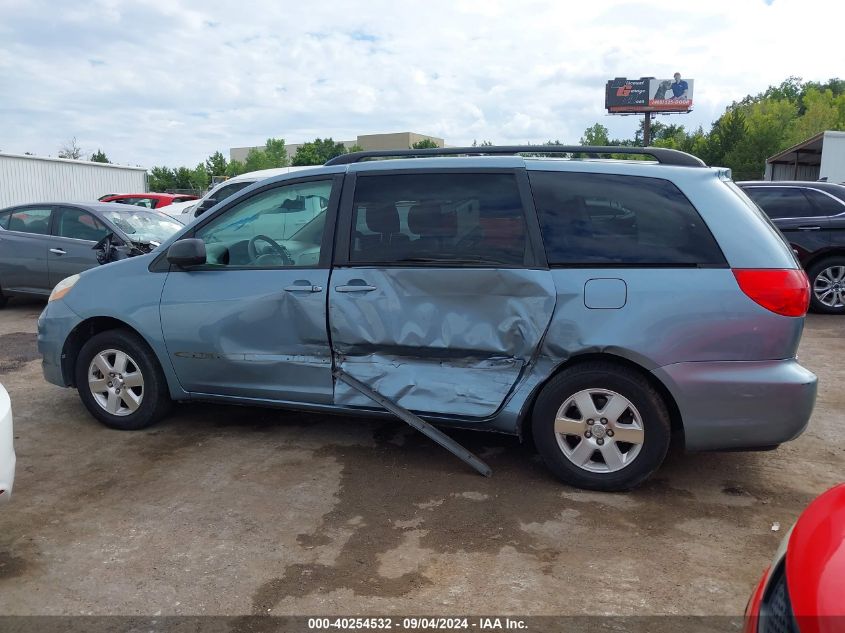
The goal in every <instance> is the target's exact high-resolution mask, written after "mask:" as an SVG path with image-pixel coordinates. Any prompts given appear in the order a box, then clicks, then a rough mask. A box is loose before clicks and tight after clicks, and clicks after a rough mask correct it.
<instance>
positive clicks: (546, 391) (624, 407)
mask: <svg viewBox="0 0 845 633" xmlns="http://www.w3.org/2000/svg"><path fill="white" fill-rule="evenodd" d="M532 430H533V435H534V442H535V444H536V446H537V450H538V451H539V453H540V455H541V457H542V458H543V461H544V462H545V463H546V465H547V466H548V467H549V469H551V471H552V472H554V474H555V475H557V477H558V478H559V479H561V480H562V481H564V482H565V483H568V484H570V485H573V486H576V487H578V488H587V489H590V490H602V491H619V490H629V489H631V488H633V487H635V486H637V485H638V484H640V483H642V482H643V481H644V480H645V479H647V478H648V477H649V476H650V475H651V474H652V473H653V472H654V471H655V470H657V468H658V467H659V466H660V464H661V463H662V462H663V459H664V458H665V457H666V452H667V450H668V449H669V440H670V438H671V428H670V423H669V413H668V411H667V409H666V405H665V403H664V402H663V399H662V398H661V397H660V394H659V393H657V391H655V389H654V388H653V387H652V386H651V385H650V384H649V382H648V381H647V380H646V379H645V378H644V377H643V376H641V375H640V374H639V373H637V372H635V371H633V370H630V369H627V368H625V367H621V366H619V365H615V364H613V363H606V362H601V361H595V362H588V363H583V364H581V365H577V366H575V367H570V368H569V369H566V370H564V371H562V372H561V373H560V374H558V375H557V376H555V377H554V378H553V379H552V380H551V381H550V382H549V383H548V384H547V385H546V386H545V387H544V388H543V391H542V392H541V393H540V395H539V396H538V398H537V402H536V403H535V405H534V414H533V419H532Z"/></svg>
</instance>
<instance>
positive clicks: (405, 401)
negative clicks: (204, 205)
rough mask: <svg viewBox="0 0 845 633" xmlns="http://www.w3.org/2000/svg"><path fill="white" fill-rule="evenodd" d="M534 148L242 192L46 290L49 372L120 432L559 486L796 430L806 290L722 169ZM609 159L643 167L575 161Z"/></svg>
mask: <svg viewBox="0 0 845 633" xmlns="http://www.w3.org/2000/svg"><path fill="white" fill-rule="evenodd" d="M536 151H537V148H536V147H498V148H497V147H484V148H448V149H436V150H409V151H408V152H401V151H400V152H390V153H387V152H359V153H354V154H347V155H344V156H340V157H338V158H336V159H333V160H332V161H329V163H327V164H326V165H325V166H322V167H318V168H314V169H313V170H307V171H301V172H297V173H294V174H289V175H286V176H281V177H276V178H271V179H268V180H264V181H261V182H259V183H256V184H254V185H251V186H250V187H248V188H247V189H244V190H243V191H241V192H239V193H238V194H236V195H234V196H232V197H231V198H228V199H227V200H225V201H223V202H221V203H220V204H218V205H216V206H215V207H213V208H212V209H210V210H209V211H208V212H207V213H205V214H204V215H203V216H201V217H200V218H199V219H198V220H197V221H196V222H194V223H193V224H191V225H190V226H188V227H185V229H184V230H182V231H181V232H179V233H178V234H177V235H175V236H174V237H173V238H171V239H170V240H169V241H167V242H166V243H165V244H162V246H161V247H159V248H158V249H156V250H155V251H154V252H153V253H151V254H149V255H144V256H141V257H136V258H133V259H128V260H125V261H120V262H116V263H112V264H108V265H106V266H102V267H100V268H97V269H94V270H89V271H87V272H84V273H82V274H81V275H74V276H72V277H69V278H67V279H65V280H64V281H62V282H61V283H59V285H58V286H57V287H56V289H55V290H54V291H53V294H52V296H51V298H50V302H49V303H48V305H47V307H46V309H45V310H44V312H43V314H42V315H41V317H40V319H39V328H38V342H39V349H40V351H41V353H42V354H43V366H44V374H45V376H46V378H47V380H49V381H50V382H52V383H55V384H58V385H62V386H73V387H76V388H77V389H78V391H79V394H80V397H81V398H82V401H83V402H84V403H85V405H86V407H87V408H88V410H89V411H90V412H91V413H92V414H93V415H94V417H96V418H97V419H99V420H100V421H101V422H103V423H104V424H106V425H108V426H110V427H113V428H118V429H140V428H143V427H146V426H148V425H150V424H152V423H154V422H156V421H157V420H159V419H160V418H161V417H163V416H164V415H165V414H166V412H167V411H168V408H169V405H170V403H171V402H172V401H192V400H197V401H217V402H230V403H240V404H250V405H266V406H274V407H285V408H295V409H307V410H316V411H327V412H333V413H348V414H363V415H367V416H374V415H387V412H386V411H385V408H384V407H385V406H386V407H387V408H388V409H390V410H392V411H393V410H394V409H395V410H398V411H400V412H405V413H407V415H408V416H411V417H412V418H414V419H417V420H419V419H420V418H422V419H424V420H426V421H428V422H429V423H433V424H435V425H436V426H438V427H441V428H443V427H463V428H472V429H484V430H490V431H498V432H502V433H510V434H516V435H520V436H524V435H527V434H533V437H534V440H535V443H536V446H537V449H538V450H539V452H540V454H541V455H542V457H543V459H544V461H545V462H546V464H547V465H548V466H549V468H550V469H551V470H552V471H553V472H554V473H555V474H556V475H557V476H558V477H559V478H561V479H562V480H563V481H565V482H567V483H570V484H572V485H576V486H580V487H585V488H592V489H598V490H620V489H627V488H630V487H632V486H635V485H637V484H638V483H640V482H642V481H643V480H644V479H645V478H646V477H648V476H649V475H650V474H651V473H652V472H654V471H655V469H657V468H658V466H659V465H660V464H661V462H662V461H663V458H664V456H665V454H666V451H667V448H668V446H669V442H670V439H671V437H672V435H673V434H675V435H678V436H679V437H680V438H681V440H682V442H683V444H684V445H685V446H686V448H687V449H689V450H718V449H752V448H753V449H757V448H771V447H774V446H777V445H778V444H780V443H782V442H785V441H787V440H791V439H793V438H794V437H796V436H797V435H798V434H800V433H801V432H802V431H803V429H804V428H805V426H806V425H807V423H808V420H809V418H810V415H811V413H812V409H813V405H814V401H815V396H816V377H815V376H814V375H813V374H812V373H810V372H809V371H807V370H806V369H804V368H803V367H802V366H801V365H799V364H798V362H797V360H796V357H795V355H796V349H797V347H798V343H799V340H800V338H801V332H802V329H803V325H804V315H805V313H806V310H807V303H808V299H809V287H808V284H807V279H806V276H805V275H804V273H803V271H801V269H800V267H799V266H798V264H797V262H796V260H795V257H794V255H793V253H792V252H791V251H790V249H789V247H788V246H787V244H786V243H785V242H784V240H783V238H782V236H781V235H780V233H779V232H778V231H777V229H775V228H774V227H773V226H772V224H771V223H770V222H769V221H768V220H767V219H766V218H765V216H764V215H763V214H762V213H761V212H760V210H759V209H758V208H757V207H756V206H755V205H754V204H753V203H752V202H750V201H749V199H748V198H747V197H746V196H745V195H744V194H743V193H742V192H741V191H740V190H739V189H738V188H737V187H736V186H735V185H733V183H732V182H731V181H730V178H729V174H728V173H727V171H726V170H724V169H717V168H708V167H706V166H705V165H704V164H703V163H702V162H701V161H699V160H698V159H697V158H695V157H693V156H690V155H688V154H683V153H681V152H676V151H673V150H663V149H655V148H645V149H641V148H640V149H638V148H625V149H624V150H621V149H620V148H581V147H575V148H573V147H544V148H543V152H544V156H542V157H531V156H527V155H526V154H529V153H530V152H536ZM620 151H624V152H626V153H630V154H648V155H650V156H651V157H652V158H654V159H655V160H603V159H586V160H584V159H577V158H574V157H573V153H574V152H585V153H589V155H592V156H598V155H603V154H608V153H610V152H612V153H614V154H619V153H620ZM388 154H389V155H388ZM482 154H483V155H482ZM549 154H559V155H561V156H568V158H549V157H548V155H549ZM453 155H454V156H453ZM636 157H637V158H642V156H636ZM376 396H378V398H376ZM400 417H401V416H400ZM406 417H407V416H406ZM420 422H421V423H422V424H425V423H424V422H422V420H420Z"/></svg>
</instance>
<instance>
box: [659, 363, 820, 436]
mask: <svg viewBox="0 0 845 633" xmlns="http://www.w3.org/2000/svg"><path fill="white" fill-rule="evenodd" d="M653 373H654V375H655V376H656V377H657V378H658V379H659V380H660V381H661V382H663V384H664V385H666V387H667V388H668V389H669V391H670V392H671V393H672V396H673V397H674V398H675V402H676V403H677V405H678V408H679V410H680V413H681V419H682V420H683V425H684V439H685V443H686V448H687V449H688V450H693V451H707V450H731V449H742V448H759V447H764V446H775V445H777V444H781V443H782V442H786V441H789V440H792V439H795V438H796V437H798V436H799V435H800V434H801V433H802V432H803V431H804V429H805V428H806V427H807V423H808V422H809V421H810V415H811V414H812V413H813V405H814V404H815V402H816V388H817V383H818V379H817V378H816V376H815V374H813V373H812V372H810V371H808V370H806V369H804V368H803V367H802V366H801V365H799V364H798V362H797V361H796V360H795V359H789V360H775V361H753V362H747V361H723V362H695V363H675V364H672V365H666V366H664V367H660V368H658V369H656V370H654V372H653Z"/></svg>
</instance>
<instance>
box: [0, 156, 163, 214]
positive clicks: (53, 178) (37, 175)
mask: <svg viewBox="0 0 845 633" xmlns="http://www.w3.org/2000/svg"><path fill="white" fill-rule="evenodd" d="M146 190H147V170H146V169H145V168H143V167H124V166H122V165H111V164H108V163H93V162H90V161H87V160H72V159H69V158H44V157H42V156H26V155H19V154H3V153H0V209H2V208H4V207H8V206H12V205H15V204H26V203H29V202H56V201H62V200H68V201H85V200H96V199H97V198H99V197H100V196H104V195H105V194H107V193H143V192H145V191H146Z"/></svg>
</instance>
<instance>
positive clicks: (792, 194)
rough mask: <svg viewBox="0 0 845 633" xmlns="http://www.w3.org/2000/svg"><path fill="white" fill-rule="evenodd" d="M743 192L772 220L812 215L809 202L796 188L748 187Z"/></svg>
mask: <svg viewBox="0 0 845 633" xmlns="http://www.w3.org/2000/svg"><path fill="white" fill-rule="evenodd" d="M744 191H745V193H747V194H748V197H749V198H751V199H752V200H753V201H754V202H756V203H757V204H758V205H759V206H760V208H761V209H763V211H765V212H766V215H768V216H769V217H770V218H772V219H773V220H777V219H779V218H806V217H810V216H812V215H814V211H813V208H812V205H811V204H810V202H809V200H807V197H806V196H805V195H804V192H803V191H802V190H801V189H798V188H797V187H748V188H747V189H745V190H744Z"/></svg>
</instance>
